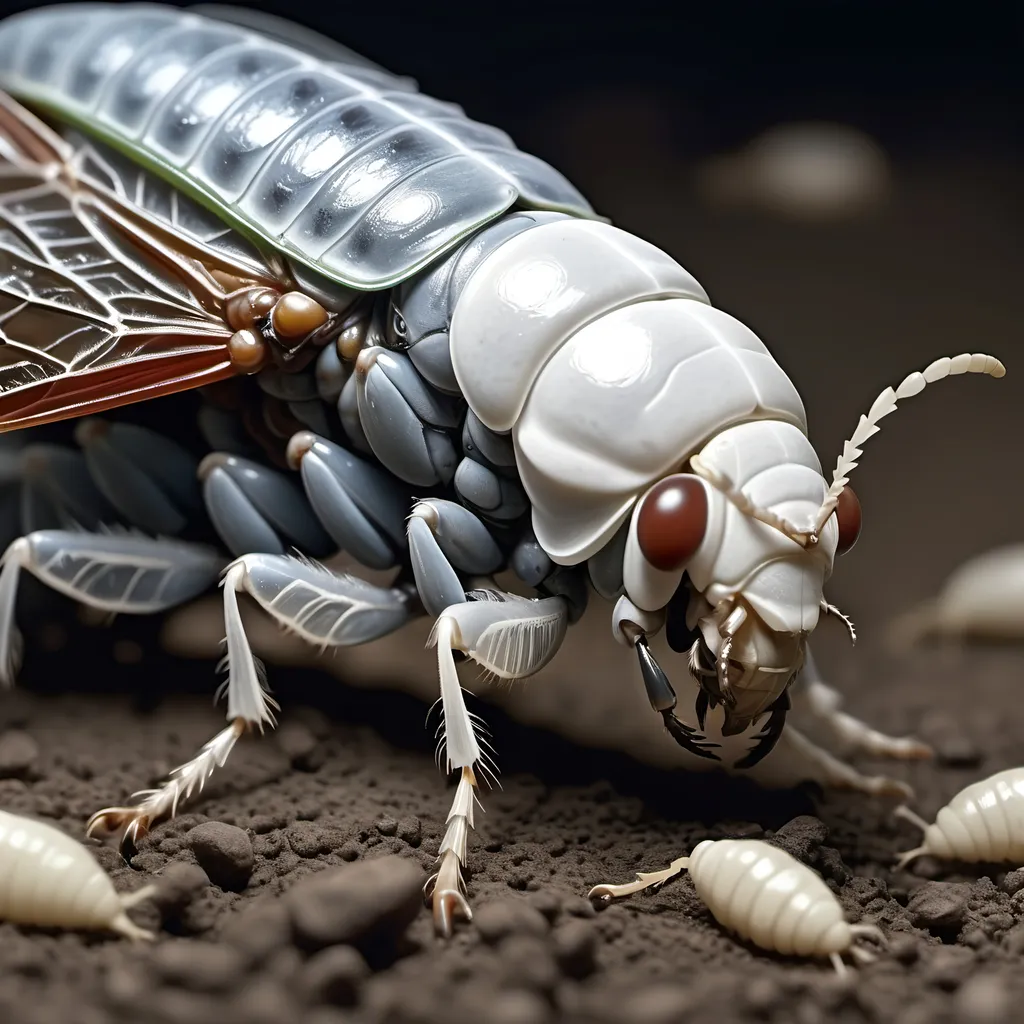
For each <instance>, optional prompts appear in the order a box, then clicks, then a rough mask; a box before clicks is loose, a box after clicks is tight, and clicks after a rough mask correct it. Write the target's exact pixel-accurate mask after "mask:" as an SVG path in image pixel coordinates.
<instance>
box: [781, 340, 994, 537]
mask: <svg viewBox="0 0 1024 1024" xmlns="http://www.w3.org/2000/svg"><path fill="white" fill-rule="evenodd" d="M961 373H984V374H988V376H990V377H1002V376H1004V375H1005V374H1006V367H1005V366H1003V364H1002V363H1001V362H1000V361H999V360H998V359H996V357H995V356H990V355H986V354H985V353H984V352H976V353H973V354H972V353H970V352H964V353H962V354H961V355H958V356H952V357H950V356H944V357H943V358H942V359H936V360H935V362H934V363H932V364H931V365H930V366H928V367H927V368H926V369H925V370H923V371H920V372H915V373H911V374H909V375H908V376H907V377H906V378H904V380H903V382H902V383H901V384H900V386H899V387H898V388H896V389H895V390H894V389H893V388H891V387H889V388H886V389H885V390H884V391H883V392H882V393H881V394H880V395H879V396H878V397H877V398H876V399H875V401H874V403H873V404H872V406H871V408H870V409H869V410H868V414H867V415H866V416H861V418H860V422H859V423H858V424H857V429H856V430H854V432H853V436H852V437H851V438H850V439H849V440H848V441H846V442H845V444H844V445H843V453H842V455H840V456H839V459H838V460H837V461H836V468H835V471H834V472H833V473H832V486H831V487H830V488H829V489H828V493H827V494H826V495H825V500H824V501H823V502H822V504H821V508H820V509H818V514H817V516H816V517H815V519H814V525H813V527H812V530H811V533H810V534H809V535H808V536H807V540H806V541H805V542H804V543H805V546H806V545H807V544H817V542H818V539H819V537H820V534H821V531H822V530H823V529H824V527H825V524H826V523H827V522H828V519H829V516H831V515H832V513H833V512H834V511H835V508H836V505H837V504H838V502H839V495H840V494H842V493H843V490H844V489H845V488H846V485H847V484H848V483H849V482H850V473H852V472H853V470H854V469H856V467H857V464H858V460H859V459H860V457H861V455H862V454H863V445H864V443H865V442H866V441H867V440H868V438H869V437H872V436H873V435H875V434H877V433H878V431H879V430H880V429H881V427H879V426H878V422H879V420H881V419H882V418H883V417H884V416H888V415H889V413H891V412H894V411H895V410H896V403H897V402H899V401H900V400H902V399H904V398H912V397H913V396H914V395H919V394H920V393H921V392H922V391H924V389H925V387H927V385H929V384H934V383H935V382H936V381H938V380H943V379H945V378H946V377H952V376H956V375H958V374H961ZM794 539H796V538H794Z"/></svg>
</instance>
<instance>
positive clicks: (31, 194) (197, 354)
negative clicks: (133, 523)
mask: <svg viewBox="0 0 1024 1024" xmlns="http://www.w3.org/2000/svg"><path fill="white" fill-rule="evenodd" d="M75 166H76V164H75V151H73V150H72V149H71V148H70V147H69V145H68V143H67V142H66V141H65V140H64V139H62V138H61V137H60V136H59V135H57V134H56V133H55V132H53V131H52V130H51V129H50V128H49V127H48V126H47V125H45V124H44V123H43V122H42V121H40V120H39V119H38V118H36V117H35V116H34V115H33V114H31V113H30V112H29V111H27V110H25V108H23V107H22V106H21V105H20V104H18V103H16V102H15V101H14V100H12V99H11V98H10V97H9V96H6V95H5V94H3V93H0V433H2V432H6V431H11V430H17V429H21V428H23V427H29V426H36V425H40V424H44V423H52V422H55V421H57V420H63V419H68V418H72V417H78V416H83V415H86V414H92V413H97V412H102V411H105V410H109V409H114V408H117V407H118V406H123V405H127V404H130V403H134V402H139V401H144V400H148V399H151V398H158V397H161V396H163V395H170V394H173V393H175V392H180V391H185V390H189V389H192V388H198V387H203V386H205V385H208V384H213V383H216V382H218V381H222V380H224V379H226V378H228V377H232V376H236V375H238V374H244V373H251V372H253V371H254V370H256V369H258V368H259V362H260V359H261V357H262V353H263V348H264V346H263V343H262V341H261V339H260V337H259V335H258V334H257V333H254V332H253V331H252V330H248V331H239V326H240V325H239V324H232V320H233V317H232V315H231V314H230V310H229V307H230V308H234V306H238V302H239V299H237V298H234V297H235V296H239V295H240V294H241V295H244V294H245V290H246V287H248V286H249V285H250V283H251V284H252V285H255V284H256V283H257V282H256V281H254V280H253V276H252V268H251V265H249V264H243V263H240V264H239V265H238V266H237V267H234V266H231V265H228V264H227V263H226V262H225V259H224V258H220V257H218V259H217V260H216V261H215V262H216V266H215V267H214V266H207V265H206V262H205V261H204V260H203V259H202V258H201V256H200V257H197V255H196V253H197V249H196V246H195V245H194V244H192V242H190V240H189V239H188V238H186V237H185V236H182V238H181V246H180V248H179V247H177V246H176V244H175V241H176V240H175V236H174V234H173V231H171V230H170V229H169V228H167V227H166V226H164V227H163V228H161V229H160V230H157V228H155V227H154V226H153V225H152V224H151V223H149V221H148V220H147V217H146V215H145V211H137V210H135V208H134V207H133V206H132V203H131V200H130V199H128V198H127V197H126V195H120V196H113V193H110V190H109V189H106V190H104V189H103V188H101V187H100V186H99V185H97V186H96V187H95V188H93V187H92V186H91V185H90V183H89V180H88V179H87V178H85V179H83V178H82V177H81V176H77V175H76V174H75ZM108 193H109V194H108ZM225 251H227V250H226V249H225ZM250 263H251V260H250ZM211 271H213V272H211ZM225 274H227V277H225ZM224 281H229V282H230V283H229V284H228V286H227V287H228V288H230V289H231V290H230V291H229V290H227V288H225V285H224ZM259 284H260V288H261V290H262V291H267V281H266V280H262V281H260V282H259ZM240 285H241V286H242V289H241V292H240V291H239V286H240ZM232 301H234V306H230V303H231V302H232Z"/></svg>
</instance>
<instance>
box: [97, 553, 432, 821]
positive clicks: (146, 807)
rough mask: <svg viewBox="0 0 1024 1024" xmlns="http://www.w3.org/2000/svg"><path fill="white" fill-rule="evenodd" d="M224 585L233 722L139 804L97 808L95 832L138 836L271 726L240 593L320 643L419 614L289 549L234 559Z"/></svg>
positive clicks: (352, 640)
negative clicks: (249, 735) (245, 741)
mask: <svg viewBox="0 0 1024 1024" xmlns="http://www.w3.org/2000/svg"><path fill="white" fill-rule="evenodd" d="M223 589H224V624H225V630H226V634H227V639H226V645H227V656H226V658H225V663H226V665H227V668H228V680H227V683H226V688H227V694H228V721H229V723H230V724H229V725H228V727H227V728H226V729H224V730H222V731H221V732H219V733H218V734H217V735H216V736H215V737H214V738H213V739H212V740H210V742H209V743H207V744H206V745H205V746H204V747H203V748H202V750H200V751H199V753H198V754H196V756H195V757H194V758H192V760H191V761H188V762H187V763H186V764H184V765H182V766H181V767H179V768H176V769H175V770H174V771H173V772H172V773H171V775H170V777H169V778H168V780H167V781H166V782H165V783H164V785H163V786H162V787H160V788H159V789H155V790H147V791H145V792H143V793H139V794H136V796H137V797H139V798H141V802H140V803H139V804H137V805H134V806H131V807H108V808H106V809H104V810H102V811H99V812H97V813H96V814H94V815H93V817H92V819H90V822H89V831H90V833H91V832H92V831H93V830H95V829H99V828H101V827H103V828H106V829H108V830H109V829H116V828H125V838H130V839H132V840H134V839H135V838H137V837H138V836H140V835H144V834H145V833H146V831H147V830H148V829H149V828H150V827H151V826H152V825H153V823H154V822H156V821H158V820H160V819H162V818H166V817H173V816H174V814H175V813H176V812H177V808H178V804H179V802H180V801H181V800H183V799H187V798H188V797H190V796H191V795H192V794H193V793H198V792H201V791H202V788H203V786H204V785H205V784H206V781H207V779H209V777H210V776H211V775H212V774H213V772H214V770H215V769H217V768H221V767H223V766H224V763H225V761H226V760H227V758H228V755H229V754H230V753H231V750H232V749H233V748H234V745H235V743H236V742H237V741H238V739H239V737H241V735H242V734H243V733H244V732H246V731H249V730H253V729H258V730H259V731H260V732H262V731H263V729H264V728H265V726H266V725H268V724H269V725H270V726H273V725H274V724H275V721H274V711H275V710H277V709H278V705H277V703H276V701H274V700H273V698H272V697H270V695H269V694H268V693H267V692H266V689H265V677H264V672H263V666H262V664H261V663H260V662H259V661H258V660H257V659H256V658H255V656H254V655H253V652H252V648H251V647H250V646H249V640H248V638H247V637H246V635H245V627H244V626H243V624H242V617H241V615H240V614H239V610H238V593H239V592H242V591H244V592H246V593H248V594H249V595H250V596H251V597H252V598H254V599H255V600H256V601H257V603H258V604H259V605H260V606H261V607H262V608H263V610H264V611H266V612H267V613H268V614H270V616H271V617H272V618H274V619H275V620H276V621H277V622H278V624H279V625H281V626H282V627H284V628H285V629H287V630H289V631H291V632H292V633H295V634H297V635H299V636H300V637H302V638H303V639H304V640H306V641H307V642H308V643H311V644H315V645H317V646H319V647H320V648H327V647H345V646H354V645H357V644H363V643H367V642H369V641H370V640H375V639H378V638H379V637H382V636H386V635H387V634H388V633H391V632H393V631H394V630H396V629H398V628H400V627H401V626H404V625H405V624H406V623H407V622H409V621H410V619H412V618H413V617H415V615H416V614H417V613H418V611H417V608H416V605H415V601H414V599H413V595H411V594H410V592H409V591H408V590H407V589H402V588H399V587H377V586H374V585H373V584H371V583H368V582H366V581H365V580H361V579H358V578H357V577H354V576H347V575H346V576H342V575H338V574H336V573H333V572H331V571H330V570H329V569H326V568H325V567H323V566H321V565H319V564H317V563H316V562H313V561H311V560H309V559H302V558H296V557H292V556H287V555H260V554H254V555H244V556H243V557H241V558H238V559H236V560H235V561H234V562H232V563H231V564H230V565H229V566H228V568H227V570H226V571H225V574H224V581H223ZM222 689H223V687H222Z"/></svg>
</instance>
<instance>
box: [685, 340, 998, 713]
mask: <svg viewBox="0 0 1024 1024" xmlns="http://www.w3.org/2000/svg"><path fill="white" fill-rule="evenodd" d="M962 373H984V374H987V375H988V376H990V377H1002V376H1004V375H1005V373H1006V369H1005V367H1004V366H1003V364H1002V363H1001V362H1000V361H999V360H998V359H996V358H995V356H991V355H986V354H984V353H974V354H971V353H963V354H961V355H957V356H952V357H948V356H947V357H943V358H941V359H937V360H935V361H934V362H933V363H931V364H930V365H929V366H928V367H927V368H926V369H925V370H923V371H920V372H914V373H911V374H909V375H908V376H907V377H906V378H905V379H904V380H903V382H902V383H901V384H900V385H899V386H898V387H897V388H892V387H888V388H886V389H885V390H884V391H883V392H882V393H881V394H880V395H879V396H878V397H877V398H876V399H875V401H874V402H873V403H872V405H871V408H870V409H869V410H868V413H867V415H863V416H861V418H860V422H859V423H858V424H857V428H856V429H855V430H854V432H853V435H852V436H851V437H850V439H849V440H848V441H846V442H845V443H844V445H843V451H842V454H841V455H840V456H839V459H838V460H837V462H836V468H835V470H834V471H833V473H832V483H831V486H830V487H829V488H828V490H827V492H826V494H825V497H824V500H823V501H822V503H821V506H820V507H819V509H818V511H817V512H816V513H815V514H814V515H813V516H812V517H811V519H810V521H809V523H807V524H806V525H804V526H802V527H801V526H798V525H796V524H794V523H792V522H790V521H789V520H787V519H785V518H784V517H782V516H779V515H777V514H776V513H774V512H772V511H771V510H770V509H766V508H763V507H761V506H759V505H758V504H757V503H756V502H755V501H753V500H752V499H751V498H750V497H749V496H748V495H747V494H746V493H744V491H743V490H742V489H741V488H740V487H738V486H736V485H735V483H734V482H733V481H732V480H731V479H730V478H729V476H728V475H727V474H725V473H723V472H722V471H721V470H719V469H717V468H715V467H713V466H711V465H709V464H708V463H707V462H704V461H702V460H701V458H700V457H699V456H696V455H695V456H693V457H692V458H691V459H690V467H691V469H692V471H693V472H694V473H695V474H696V475H697V476H699V477H702V478H703V479H704V480H706V481H707V482H708V483H709V484H711V485H712V486H713V487H714V488H716V489H717V490H718V491H720V492H721V493H722V495H723V496H724V497H725V498H727V499H728V500H729V501H730V502H732V503H733V504H734V505H735V506H736V507H737V508H738V509H739V510H740V511H741V512H743V513H744V514H746V515H748V516H750V517H751V518H753V519H756V520H757V521H759V522H761V523H764V524H765V525H767V526H770V527H772V528H773V529H775V530H778V531H779V532H781V533H782V534H784V535H785V536H786V537H788V538H789V539H790V540H792V541H794V542H795V543H797V544H799V545H800V546H801V547H802V548H804V549H805V550H807V549H812V548H815V547H816V546H817V545H818V543H819V540H820V538H821V535H822V531H823V530H824V528H825V524H826V523H827V522H828V520H829V518H830V517H831V516H832V514H833V513H834V512H835V511H836V508H837V505H838V504H839V497H840V495H841V494H842V493H843V491H844V490H845V489H846V486H847V484H848V483H849V480H850V474H851V473H852V471H853V470H854V469H855V468H856V467H857V465H858V461H859V459H860V457H861V455H862V454H863V445H864V444H865V442H866V441H867V440H868V439H869V438H870V437H872V436H873V435H875V434H877V433H878V431H879V430H880V429H881V428H880V426H879V422H880V421H881V420H882V419H883V418H884V417H886V416H888V415H889V414H890V413H892V412H894V411H895V409H896V406H897V403H898V402H899V401H901V400H903V399H906V398H911V397H913V396H914V395H917V394H920V393H921V392H922V391H923V390H924V389H925V387H926V386H927V385H928V384H933V383H935V382H936V381H939V380H942V379H944V378H945V377H950V376H956V375H958V374H962ZM820 610H821V611H822V612H823V613H825V614H831V615H834V616H836V617H837V618H839V619H840V621H841V622H842V623H843V624H844V625H845V626H846V628H847V631H848V632H849V635H850V639H851V642H856V636H857V634H856V631H855V629H854V626H853V623H852V622H851V621H850V619H849V618H848V617H847V616H846V615H844V614H843V613H842V612H841V611H839V609H838V608H836V607H835V606H834V605H831V604H829V603H828V602H827V601H825V600H824V599H822V600H821V602H820ZM716 617H717V618H719V620H720V621H719V623H718V634H719V637H720V644H719V646H718V655H717V658H716V665H715V667H716V673H715V674H716V675H717V677H718V682H719V690H720V691H721V693H722V695H723V697H724V698H725V700H726V702H727V703H732V699H733V698H732V696H731V695H730V683H729V669H730V657H731V655H732V651H733V647H734V644H735V641H736V636H737V633H738V632H739V630H740V629H741V628H742V627H743V625H744V623H745V621H746V620H747V618H748V616H747V614H746V611H745V610H744V608H743V606H742V605H740V604H736V603H733V602H731V601H730V602H723V605H722V606H721V607H720V608H719V609H718V614H717V615H716ZM690 665H691V670H692V669H693V668H694V667H697V668H698V672H695V673H694V675H695V676H696V675H698V674H699V675H701V676H709V675H711V673H710V672H709V671H707V670H706V669H700V668H699V660H698V659H697V658H695V657H694V656H693V654H692V652H691V658H690ZM796 669H797V666H794V667H793V669H792V670H793V671H796ZM786 671H787V672H789V671H790V670H789V669H787V670H786Z"/></svg>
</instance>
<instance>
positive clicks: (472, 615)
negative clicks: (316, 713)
mask: <svg viewBox="0 0 1024 1024" xmlns="http://www.w3.org/2000/svg"><path fill="white" fill-rule="evenodd" d="M408 533H409V548H410V553H411V555H412V563H413V572H414V575H415V578H416V585H417V589H418V591H419V595H420V600H421V601H422V602H423V605H424V607H425V608H426V609H427V611H428V612H429V613H430V614H432V615H435V616H436V617H437V618H436V622H435V623H434V628H433V631H432V632H431V634H430V640H429V643H430V644H431V645H432V646H436V648H437V657H438V674H439V677H440V683H441V707H442V715H443V721H442V725H441V729H440V730H439V732H442V737H441V741H440V744H439V747H438V757H439V759H440V756H441V751H442V749H443V750H444V753H445V764H446V768H447V771H449V772H451V771H453V770H456V769H457V770H458V771H459V773H460V778H459V784H458V787H457V789H456V791H455V799H454V801H453V803H452V807H451V810H450V812H449V814H448V825H447V828H446V830H445V834H444V838H443V839H442V841H441V846H440V849H439V850H438V862H437V871H436V873H435V874H434V875H433V876H432V877H431V878H430V879H429V881H428V882H427V885H426V888H425V890H424V892H425V895H426V896H427V897H428V898H429V899H430V900H431V903H432V906H433V912H434V923H435V926H436V927H437V929H438V931H439V932H441V934H443V935H446V936H447V935H450V934H451V932H452V928H453V925H454V921H455V918H456V917H457V916H461V917H463V918H465V919H466V920H469V919H471V917H472V912H471V910H470V908H469V903H468V901H467V900H466V896H465V881H464V879H463V869H464V867H465V865H466V859H467V846H468V840H469V832H470V830H471V829H472V828H473V827H474V822H473V812H474V806H475V804H476V803H477V802H478V797H477V789H478V775H482V774H485V773H487V772H488V771H490V772H492V773H493V771H494V768H493V765H492V764H491V763H490V758H489V756H488V754H487V753H486V752H485V750H484V749H483V746H484V745H485V744H486V741H485V740H483V739H482V738H481V736H480V735H479V734H478V733H479V729H480V727H481V726H482V723H481V722H480V721H479V719H475V718H474V716H471V715H470V713H469V711H468V710H467V708H466V703H465V699H464V696H463V691H462V686H461V684H460V682H459V676H458V671H457V669H456V666H455V657H454V652H455V651H459V652H461V653H462V654H465V655H467V656H468V657H470V658H471V659H473V660H474V661H475V662H477V664H479V665H481V666H482V667H483V668H484V669H485V670H486V671H487V672H489V673H492V674H493V675H495V676H497V677H498V678H500V679H507V680H514V679H524V678H526V677H527V676H530V675H532V674H533V673H535V672H537V671H539V670H540V669H541V668H543V667H544V665H546V664H547V663H548V662H549V661H550V660H551V658H552V657H554V655H555V653H556V652H557V651H558V648H559V647H560V645H561V643H562V640H563V638H564V637H565V631H566V628H567V627H568V624H569V603H568V601H567V600H566V599H565V598H564V597H561V596H553V597H543V598H539V599H530V598H524V597H517V596H515V595H512V594H506V593H503V592H501V591H498V590H477V591H471V592H469V593H466V592H465V591H464V589H463V585H462V582H461V581H460V579H459V576H458V573H457V572H456V569H459V570H461V571H462V572H464V573H466V574H470V575H486V574H487V573H489V572H493V571H494V570H495V569H496V568H497V567H498V565H499V564H500V559H501V554H500V551H498V548H497V545H496V544H495V543H494V541H493V539H491V537H490V535H489V533H488V532H487V528H486V527H485V526H484V524H483V523H482V522H480V520H478V519H477V518H476V517H475V516H474V515H473V514H472V513H471V512H469V511H468V510H467V509H464V508H462V507H461V506H459V505H455V504H454V503H452V502H446V501H437V500H431V501H423V502H420V503H419V504H417V506H416V508H415V509H414V510H413V514H412V516H411V517H410V519H409V526H408Z"/></svg>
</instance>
